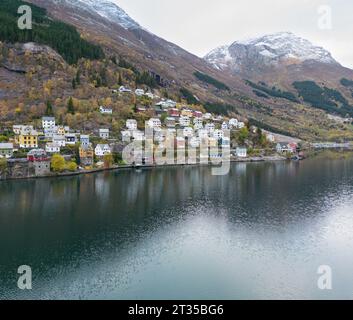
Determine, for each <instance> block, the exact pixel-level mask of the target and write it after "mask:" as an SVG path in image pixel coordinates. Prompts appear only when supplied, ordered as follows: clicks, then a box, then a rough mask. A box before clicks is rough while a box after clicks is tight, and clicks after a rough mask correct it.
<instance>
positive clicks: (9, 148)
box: [0, 143, 13, 159]
mask: <svg viewBox="0 0 353 320" xmlns="http://www.w3.org/2000/svg"><path fill="white" fill-rule="evenodd" d="M12 156H13V143H0V158H6V159H8V158H11V157H12Z"/></svg>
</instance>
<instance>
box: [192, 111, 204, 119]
mask: <svg viewBox="0 0 353 320" xmlns="http://www.w3.org/2000/svg"><path fill="white" fill-rule="evenodd" d="M193 116H194V118H202V117H203V113H202V112H201V111H194V112H193Z"/></svg>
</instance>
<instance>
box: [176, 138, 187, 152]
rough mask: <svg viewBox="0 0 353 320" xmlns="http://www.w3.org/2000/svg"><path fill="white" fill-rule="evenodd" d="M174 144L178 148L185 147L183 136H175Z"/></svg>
mask: <svg viewBox="0 0 353 320" xmlns="http://www.w3.org/2000/svg"><path fill="white" fill-rule="evenodd" d="M175 145H176V147H177V148H178V149H185V138H183V137H176V138H175Z"/></svg>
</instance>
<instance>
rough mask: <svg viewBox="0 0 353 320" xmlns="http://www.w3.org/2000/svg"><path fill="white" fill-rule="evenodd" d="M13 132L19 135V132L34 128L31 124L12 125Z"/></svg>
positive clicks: (29, 130)
mask: <svg viewBox="0 0 353 320" xmlns="http://www.w3.org/2000/svg"><path fill="white" fill-rule="evenodd" d="M12 130H13V133H14V134H15V135H19V134H20V133H21V132H26V131H27V132H31V131H33V130H34V127H33V126H27V125H14V126H13V127H12Z"/></svg>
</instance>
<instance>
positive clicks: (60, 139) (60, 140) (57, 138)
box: [53, 134, 66, 147]
mask: <svg viewBox="0 0 353 320" xmlns="http://www.w3.org/2000/svg"><path fill="white" fill-rule="evenodd" d="M53 143H55V144H57V145H59V146H60V147H65V146H66V137H65V135H59V134H58V135H54V136H53Z"/></svg>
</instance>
